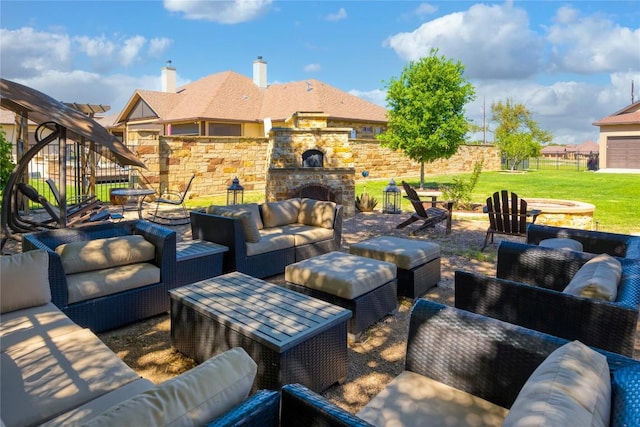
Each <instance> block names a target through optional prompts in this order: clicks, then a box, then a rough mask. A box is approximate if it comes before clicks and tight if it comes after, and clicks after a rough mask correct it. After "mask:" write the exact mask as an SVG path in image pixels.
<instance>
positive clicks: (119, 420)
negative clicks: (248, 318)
mask: <svg viewBox="0 0 640 427" xmlns="http://www.w3.org/2000/svg"><path fill="white" fill-rule="evenodd" d="M256 372H257V365H256V363H255V362H254V361H253V359H251V357H250V356H249V355H248V354H247V352H246V351H245V350H243V349H242V348H240V347H235V348H232V349H230V350H227V351H225V352H224V353H221V354H218V355H216V356H214V357H212V358H211V359H208V360H207V361H205V362H204V363H202V364H200V365H198V366H196V367H195V368H193V369H191V370H189V371H187V372H185V373H183V374H180V375H178V376H177V377H174V378H172V379H170V380H167V381H165V382H163V383H161V384H158V385H156V386H155V387H154V388H152V389H150V390H147V391H145V392H142V393H140V394H138V395H136V396H133V397H132V398H130V399H128V400H125V401H124V402H122V403H119V404H118V405H115V406H113V407H111V408H109V409H107V410H106V411H105V412H103V413H102V414H100V415H98V416H97V417H96V418H93V419H92V420H90V421H89V422H88V423H86V424H83V425H84V426H87V427H89V426H105V427H106V426H116V425H120V426H171V427H179V426H199V425H207V424H208V423H209V422H211V421H212V420H214V419H215V418H217V417H219V416H221V415H223V414H224V413H226V412H227V411H229V410H230V409H232V408H233V407H235V406H236V405H238V404H240V403H241V402H242V401H244V400H245V399H246V398H247V396H248V395H249V392H250V391H251V386H252V385H253V380H254V378H255V376H256Z"/></svg>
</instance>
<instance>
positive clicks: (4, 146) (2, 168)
mask: <svg viewBox="0 0 640 427" xmlns="http://www.w3.org/2000/svg"><path fill="white" fill-rule="evenodd" d="M11 149H12V145H11V143H10V142H9V141H7V138H6V137H5V133H4V130H3V129H2V126H0V191H3V190H4V187H5V186H6V185H7V181H8V180H9V175H11V172H13V168H14V167H15V166H16V165H15V164H13V161H12V159H11Z"/></svg>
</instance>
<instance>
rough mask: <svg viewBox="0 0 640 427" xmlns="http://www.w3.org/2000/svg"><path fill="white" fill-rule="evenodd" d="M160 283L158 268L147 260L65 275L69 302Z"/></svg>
mask: <svg viewBox="0 0 640 427" xmlns="http://www.w3.org/2000/svg"><path fill="white" fill-rule="evenodd" d="M155 283H160V268H159V267H156V266H155V265H153V264H150V263H148V262H142V263H138V264H131V265H123V266H120V267H113V268H105V269H103V270H97V271H87V272H85V273H77V274H69V275H68V276H67V291H68V296H69V301H68V303H69V304H73V303H75V302H79V301H85V300H88V299H92V298H98V297H102V296H105V295H112V294H117V293H118V292H122V291H125V290H127V289H134V288H140V287H142V286H147V285H153V284H155Z"/></svg>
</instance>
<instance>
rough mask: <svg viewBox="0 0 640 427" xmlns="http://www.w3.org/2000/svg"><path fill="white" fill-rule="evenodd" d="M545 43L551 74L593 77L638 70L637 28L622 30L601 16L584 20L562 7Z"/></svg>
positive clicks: (639, 30)
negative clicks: (546, 44)
mask: <svg viewBox="0 0 640 427" xmlns="http://www.w3.org/2000/svg"><path fill="white" fill-rule="evenodd" d="M547 40H548V41H549V42H550V44H551V46H552V54H551V59H550V62H551V64H550V68H551V69H553V70H557V71H561V72H567V71H568V72H575V73H581V74H582V73H584V74H592V73H600V72H616V71H623V70H638V69H640V28H637V29H635V30H634V29H630V28H625V27H621V26H620V25H617V24H615V23H613V22H611V21H610V20H609V19H606V18H604V17H603V16H601V15H592V16H587V17H583V16H580V13H579V12H578V11H577V10H575V9H572V8H570V7H568V6H565V7H561V8H560V9H558V12H557V13H556V16H555V23H554V25H552V26H550V27H549V28H548V31H547Z"/></svg>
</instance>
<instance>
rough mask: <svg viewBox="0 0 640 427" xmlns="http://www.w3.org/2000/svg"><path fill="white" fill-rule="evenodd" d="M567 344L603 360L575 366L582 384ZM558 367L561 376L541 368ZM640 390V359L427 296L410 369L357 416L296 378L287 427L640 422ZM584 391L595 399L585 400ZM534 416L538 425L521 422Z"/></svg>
mask: <svg viewBox="0 0 640 427" xmlns="http://www.w3.org/2000/svg"><path fill="white" fill-rule="evenodd" d="M565 344H568V345H567V346H566V347H565ZM561 347H562V348H561ZM564 348H567V349H569V348H570V349H575V348H579V349H581V351H583V352H585V351H586V352H588V354H589V355H590V357H594V359H598V361H597V363H596V364H595V365H597V366H598V367H599V370H596V369H594V371H595V372H597V374H596V375H595V376H594V375H591V374H594V372H589V375H587V371H586V370H576V371H573V372H571V371H569V375H568V378H572V380H573V381H575V383H569V384H566V383H564V382H563V378H565V373H566V371H565V368H564V366H563V364H560V365H558V364H556V365H554V364H553V363H557V362H558V361H561V360H563V359H562V356H563V355H564V360H565V361H567V360H575V359H574V357H573V354H575V353H574V351H573V350H571V351H569V350H566V351H564V353H562V351H563V350H564ZM585 349H586V350H585ZM602 356H604V357H602ZM576 359H579V358H576ZM604 360H606V363H604ZM543 365H544V366H543ZM566 365H572V363H567V364H566ZM574 366H575V365H574ZM554 372H558V373H559V374H558V376H554V375H551V376H550V377H549V376H547V377H544V376H542V377H541V376H540V375H539V374H547V375H549V374H550V373H554ZM595 377H597V380H596V379H595ZM544 378H551V379H550V380H548V381H544ZM587 378H589V380H587ZM592 379H593V381H591V380H592ZM411 381H413V383H411ZM403 384H404V386H403ZM575 384H578V385H575ZM532 386H536V389H537V387H540V388H539V389H538V390H539V392H540V394H538V395H537V396H535V395H533V397H532V394H530V391H531V390H532V388H533V387H532ZM609 386H610V389H608V388H609ZM545 390H546V393H545ZM563 390H567V392H566V395H565V394H564V392H563ZM639 393H640V362H638V361H637V360H634V359H630V358H627V357H625V356H621V355H618V354H615V353H610V352H606V351H602V350H597V349H589V348H588V347H586V346H584V345H583V344H581V343H577V342H569V341H567V340H564V339H561V338H557V337H554V336H551V335H547V334H543V333H540V332H536V331H533V330H531V329H526V328H523V327H520V326H516V325H512V324H509V323H506V322H502V321H499V320H496V319H492V318H490V317H485V316H481V315H478V314H475V313H471V312H468V311H464V310H459V309H456V308H454V307H449V306H445V305H441V304H438V303H435V302H431V301H428V300H423V299H420V300H418V301H417V302H416V303H415V304H414V306H413V309H412V311H411V320H410V325H409V336H408V340H407V356H406V361H405V370H404V372H403V373H401V374H400V375H399V376H398V377H396V378H395V379H394V380H392V381H391V382H390V383H389V384H388V385H387V386H386V387H385V389H383V390H382V391H381V392H380V393H379V394H378V395H377V396H376V397H374V398H373V399H372V400H371V401H370V402H369V403H368V404H367V405H366V406H365V407H364V408H363V409H362V410H361V411H359V412H358V413H357V414H355V415H354V414H351V413H348V412H346V411H344V410H343V409H341V408H339V407H337V406H336V405H334V404H333V403H331V402H329V401H328V400H327V399H325V398H323V397H321V396H320V395H318V394H316V393H314V392H312V391H310V390H308V389H306V388H305V387H304V386H302V385H299V384H295V385H286V386H284V387H283V389H282V395H281V399H282V402H281V420H280V425H281V426H283V427H293V426H308V425H325V426H371V425H404V426H413V425H415V426H443V425H485V426H488V425H503V418H504V417H505V416H506V417H507V418H506V420H505V424H504V425H507V426H511V425H600V424H598V423H597V422H594V423H593V424H592V423H589V422H587V423H584V422H583V421H584V419H585V418H586V417H593V418H594V419H596V418H604V422H603V425H611V426H616V427H617V426H631V425H637V421H638V419H640V400H638V399H637V396H638V395H639ZM575 394H577V395H579V396H581V398H585V401H586V402H588V404H587V405H585V406H584V407H581V406H582V405H576V404H575V401H573V397H575ZM541 396H544V398H546V399H548V400H545V401H541ZM576 407H577V410H576ZM536 408H543V409H547V411H546V413H543V412H544V411H539V412H536ZM572 408H573V409H572ZM585 408H586V410H585ZM531 415H534V416H536V417H538V418H534V419H536V420H537V422H535V423H526V422H525V423H523V424H518V422H519V421H523V417H526V416H531ZM544 416H550V417H552V419H546V418H544ZM567 416H568V417H567ZM554 417H559V418H560V420H559V419H558V418H555V419H554ZM563 417H564V420H562V418H563ZM567 418H568V420H567ZM601 421H602V420H601Z"/></svg>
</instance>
